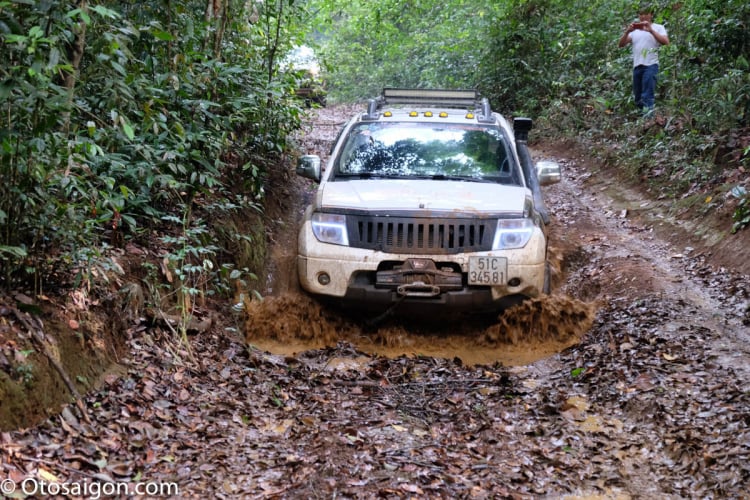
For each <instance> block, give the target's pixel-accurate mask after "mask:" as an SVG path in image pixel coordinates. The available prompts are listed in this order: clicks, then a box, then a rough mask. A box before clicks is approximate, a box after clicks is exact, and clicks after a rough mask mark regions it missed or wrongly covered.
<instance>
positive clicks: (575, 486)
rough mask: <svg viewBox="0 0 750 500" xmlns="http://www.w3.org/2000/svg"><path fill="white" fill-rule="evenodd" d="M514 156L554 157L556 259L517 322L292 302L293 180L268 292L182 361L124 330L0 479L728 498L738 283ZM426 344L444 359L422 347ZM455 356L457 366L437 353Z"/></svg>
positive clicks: (740, 477) (194, 345)
mask: <svg viewBox="0 0 750 500" xmlns="http://www.w3.org/2000/svg"><path fill="white" fill-rule="evenodd" d="M348 114H349V111H348V110H345V112H344V113H341V111H340V110H337V109H326V110H321V112H320V115H319V117H318V118H317V120H318V122H319V123H321V122H322V126H320V127H315V130H318V131H320V130H330V131H329V132H326V133H325V134H323V135H320V134H322V132H321V133H320V134H318V133H316V134H312V133H310V134H307V137H306V138H303V140H304V141H305V144H306V145H307V146H310V147H309V148H306V149H307V151H319V152H320V153H321V154H325V152H326V151H327V148H328V144H329V141H330V140H333V137H335V134H336V131H337V130H338V128H337V126H336V125H337V124H338V122H339V121H340V120H341V119H342V118H341V116H347V115H348ZM309 130H312V128H310V129H309ZM326 134H327V135H326ZM534 154H535V156H536V157H537V158H542V157H554V158H557V159H559V160H560V161H562V162H563V164H564V165H563V167H564V180H563V182H562V183H561V184H559V185H556V186H552V187H551V189H548V190H547V201H548V205H549V207H550V209H551V211H552V212H553V213H554V217H553V221H552V231H553V234H552V241H553V245H554V247H555V248H554V253H555V256H556V259H557V262H559V271H558V273H557V274H556V277H555V280H554V281H555V283H554V285H555V286H554V288H555V294H554V295H553V297H552V299H548V300H545V301H538V302H534V303H532V304H529V305H528V309H525V310H522V311H520V312H519V315H518V316H514V318H516V319H517V320H519V319H520V320H523V319H524V318H526V319H525V320H524V321H518V322H517V324H516V326H517V327H519V328H520V329H519V330H512V329H503V328H505V327H502V328H501V326H502V325H501V322H500V321H498V322H495V323H492V324H485V325H479V326H476V327H474V326H472V328H474V329H473V330H471V329H469V330H467V331H462V332H455V331H454V332H447V334H446V332H424V331H414V330H411V329H409V328H406V327H404V326H403V325H388V327H387V329H386V330H377V331H375V332H372V331H363V330H362V329H361V327H360V326H359V323H358V322H357V321H356V320H355V321H353V320H351V319H346V318H342V317H340V316H337V315H335V314H332V313H331V311H329V310H327V309H324V308H321V307H319V305H317V304H316V303H314V302H312V301H310V300H309V299H308V298H306V297H304V296H303V295H300V294H299V293H298V292H297V291H296V288H295V287H296V284H295V282H294V278H293V277H294V274H293V269H294V268H293V263H294V248H295V235H294V233H295V231H294V230H293V229H294V228H293V227H292V228H291V229H292V230H290V226H293V224H291V223H289V219H284V217H283V215H284V214H288V215H290V216H292V220H294V219H295V218H296V217H298V216H299V215H300V212H299V210H301V208H300V207H301V206H302V203H300V201H304V198H305V197H306V196H309V190H308V188H306V187H305V186H304V185H297V186H301V187H300V188H299V189H298V188H297V187H294V188H292V187H291V186H292V184H291V183H292V181H291V179H293V178H294V176H291V175H289V176H287V178H286V180H287V181H289V182H287V183H285V184H283V185H281V186H277V187H276V189H277V190H278V191H277V192H276V193H275V194H276V195H277V197H283V198H284V199H285V200H294V203H291V204H289V205H283V204H279V212H278V213H277V214H270V215H271V216H272V217H274V218H277V219H279V220H283V221H284V224H282V225H281V228H283V229H284V230H279V229H278V228H277V230H275V231H274V232H273V234H272V240H273V241H274V245H273V256H274V259H273V260H274V262H273V265H272V266H271V268H270V272H269V275H270V276H271V278H272V279H270V280H269V282H268V285H267V287H266V292H267V293H266V295H267V300H265V301H263V302H257V303H255V302H254V303H252V304H250V305H249V309H248V318H247V321H246V323H245V324H244V325H242V324H238V325H237V327H235V325H234V324H233V323H232V322H230V321H227V322H226V323H225V324H224V326H226V327H227V328H225V329H221V328H218V329H213V330H211V331H208V332H204V333H202V334H200V335H194V336H191V337H190V353H188V352H186V350H185V346H183V345H180V344H179V343H177V342H175V338H174V337H173V336H172V334H171V332H170V331H169V330H166V329H164V328H163V327H160V326H159V325H151V326H149V325H145V324H136V325H133V326H132V328H130V329H129V331H128V338H129V346H130V351H129V353H128V357H127V359H124V360H123V362H124V363H126V365H127V373H126V374H123V375H119V376H117V377H112V378H111V379H108V381H107V383H106V385H105V386H104V387H102V388H101V389H100V390H97V391H95V392H93V393H91V394H88V395H87V396H86V398H85V401H84V404H85V410H86V412H87V414H86V415H87V416H86V418H85V419H84V418H81V415H78V414H77V413H76V408H75V407H73V406H71V407H69V408H66V410H65V411H64V412H63V413H62V414H61V415H59V416H57V417H55V418H51V419H49V420H48V421H46V422H45V423H43V424H42V425H39V426H36V427H34V428H29V429H19V430H17V431H12V432H4V433H2V434H0V479H2V480H3V481H0V482H3V485H4V487H8V486H11V483H8V482H6V481H5V480H6V479H8V480H10V481H11V482H12V484H14V485H20V484H22V481H23V480H24V479H26V478H29V477H31V478H36V479H38V480H44V481H48V482H50V481H57V482H58V483H63V482H64V483H66V484H79V485H80V484H84V483H87V484H88V483H94V482H101V481H105V482H107V483H112V484H114V483H115V482H116V483H118V484H124V485H130V486H133V485H135V484H136V483H143V482H150V483H151V484H153V485H159V484H161V485H164V484H173V485H175V486H177V487H178V488H179V493H175V491H174V490H172V493H171V494H170V495H165V497H169V498H186V497H195V498H259V499H261V498H269V499H287V498H288V499H297V498H353V499H359V498H366V499H369V498H388V499H399V498H419V499H421V498H493V499H495V498H509V499H537V498H540V499H548V498H554V499H561V498H562V499H592V498H597V499H598V498H607V499H631V498H633V499H659V500H661V499H675V500H676V499H683V498H701V499H702V498H733V499H734V498H738V499H739V498H747V491H748V484H750V383H749V382H750V380H748V368H747V365H748V363H747V360H748V346H749V345H750V340H749V339H748V330H749V329H750V278H749V277H748V276H747V275H742V274H739V273H736V272H733V271H731V270H729V269H721V268H715V267H712V266H710V265H709V259H708V256H707V254H706V253H705V251H703V250H700V249H690V248H688V245H686V244H680V243H679V242H678V243H668V242H667V241H666V240H662V239H661V238H660V237H659V236H658V235H659V234H663V233H664V231H663V230H662V229H663V228H660V227H659V226H658V225H659V224H662V223H666V217H664V218H663V217H660V214H659V212H658V210H656V209H655V208H654V209H651V208H649V207H650V205H644V204H647V203H649V202H648V201H647V200H639V199H638V197H637V196H636V195H635V194H633V193H630V192H627V191H624V190H623V188H622V187H621V186H616V185H614V184H611V183H607V182H602V181H601V180H599V179H598V177H597V175H596V171H595V170H594V168H593V167H592V166H591V165H587V164H586V163H585V162H584V161H583V160H582V159H581V158H578V157H576V156H575V155H573V154H570V153H569V152H568V151H565V150H560V149H555V150H551V149H550V150H544V149H542V148H539V149H537V150H536V151H535V152H534ZM269 195H274V191H269ZM634 208H640V210H636V209H634ZM670 241H677V240H675V239H672V240H670ZM578 307H584V309H585V311H584V312H585V314H582V312H581V310H580V309H578ZM534 308H537V309H538V310H535V309H534ZM588 308H592V309H590V310H589V309H588ZM539 310H541V311H542V312H541V313H539ZM535 314H536V316H535ZM540 317H541V318H546V319H549V320H550V321H548V322H547V323H544V325H545V327H544V328H541V329H538V330H537V331H536V333H535V334H534V335H532V341H531V342H525V341H524V337H523V335H524V334H526V333H527V332H528V331H529V330H530V329H531V328H539V325H540V324H541V323H543V322H539V321H537V319H538V318H540ZM559 321H562V322H563V324H567V325H568V327H567V328H563V329H562V330H563V331H564V332H563V334H562V335H561V334H560V328H559V327H560V324H559ZM581 325H583V326H584V327H585V328H580V327H581ZM230 326H231V327H230ZM241 326H244V329H241V328H239V327H241ZM506 326H507V325H506ZM239 330H242V331H239ZM553 330H554V331H553ZM511 331H517V332H520V333H519V336H517V337H516V338H515V339H514V336H513V335H512V334H510V333H509V332H511ZM457 333H461V334H462V335H456V334H457ZM466 333H471V335H468V336H467V335H466ZM246 334H247V336H248V337H249V340H250V345H249V346H248V344H247V343H246V338H245V335H246ZM448 338H450V339H451V340H450V342H449V341H448V340H447V339H448ZM415 339H416V340H415ZM425 339H428V340H429V342H426V341H425ZM438 341H445V342H446V343H445V344H444V345H440V344H439V342H438ZM557 342H559V343H557ZM261 343H263V345H265V346H268V347H267V349H266V348H264V349H259V348H258V346H259V345H260V344H261ZM274 343H275V346H274V345H273V344H274ZM430 343H435V344H438V347H439V348H440V349H438V350H442V353H438V352H433V354H432V355H424V352H425V351H426V350H427V348H428V347H430V345H429V344H430ZM368 345H369V346H372V347H373V349H372V350H370V349H369V348H368ZM540 346H544V347H545V348H547V349H548V350H546V351H544V352H534V349H535V348H540ZM417 347H418V348H417ZM532 347H533V348H532ZM375 348H377V349H383V351H377V350H376V349H375ZM460 349H465V350H466V353H467V354H466V360H464V359H459V358H458V357H457V356H455V355H453V356H449V355H448V354H451V353H453V352H459V351H460ZM274 350H276V351H277V352H278V353H279V354H274ZM378 352H382V353H383V354H388V356H386V355H383V354H377V353H378ZM501 352H507V353H510V358H511V359H510V360H507V362H505V361H504V362H503V363H497V362H496V361H498V360H501V359H503V358H502V357H501V354H500V353H501ZM524 352H525V354H524ZM374 353H375V354H374ZM472 353H473V355H476V356H477V357H476V358H475V359H472V358H471V357H470V356H469V354H472ZM400 354H401V355H400ZM529 354H530V355H529ZM485 355H486V356H488V357H487V358H482V357H481V356H485ZM525 356H526V357H525ZM474 363H476V364H474Z"/></svg>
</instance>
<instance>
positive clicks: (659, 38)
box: [643, 23, 669, 45]
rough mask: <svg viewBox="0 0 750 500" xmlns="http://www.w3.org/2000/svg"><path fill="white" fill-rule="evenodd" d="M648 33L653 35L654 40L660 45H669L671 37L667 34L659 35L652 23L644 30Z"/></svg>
mask: <svg viewBox="0 0 750 500" xmlns="http://www.w3.org/2000/svg"><path fill="white" fill-rule="evenodd" d="M643 29H645V30H646V31H648V32H649V33H651V35H652V36H653V37H654V39H655V40H656V41H657V42H659V44H660V45H669V37H668V36H667V34H666V33H659V32H658V31H656V30H655V29H654V28H653V26H652V24H651V23H648V24H647V25H646V26H644V28H643Z"/></svg>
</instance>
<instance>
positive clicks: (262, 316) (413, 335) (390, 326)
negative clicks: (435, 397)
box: [245, 294, 595, 366]
mask: <svg viewBox="0 0 750 500" xmlns="http://www.w3.org/2000/svg"><path fill="white" fill-rule="evenodd" d="M247 312H248V319H247V322H246V326H245V331H246V338H247V341H248V343H250V344H252V345H254V346H256V347H258V348H261V349H264V350H267V351H270V352H273V353H276V354H283V355H289V356H295V355H297V354H298V353H300V352H303V351H306V350H310V349H320V348H323V347H327V346H333V345H335V344H336V343H338V342H341V341H344V342H348V343H351V344H352V345H354V346H355V347H356V348H358V349H359V350H361V351H363V352H366V353H369V354H372V355H379V356H386V357H398V356H404V355H406V356H430V357H439V358H446V359H455V358H458V359H460V360H461V361H462V362H463V363H465V364H467V365H476V364H494V363H501V364H503V365H506V366H518V365H525V364H529V363H533V362H534V361H537V360H539V359H543V358H546V357H549V356H552V355H553V354H555V353H557V352H560V351H561V350H563V349H565V348H567V347H570V346H572V345H574V344H576V343H577V342H578V341H579V340H580V338H581V336H582V335H583V334H584V333H585V332H586V331H588V330H589V328H590V327H591V325H592V323H593V319H594V315H595V307H594V305H593V304H590V303H584V302H581V301H578V300H575V299H572V298H570V297H565V296H547V297H544V298H540V299H534V300H529V301H526V302H524V303H522V304H520V305H518V306H516V307H513V308H511V309H508V310H507V311H505V312H504V313H503V314H501V315H500V316H499V317H498V318H497V319H496V320H494V321H487V320H476V321H471V322H468V321H461V322H456V323H450V324H441V325H425V324H424V323H420V324H414V323H413V322H409V321H407V320H404V319H391V320H389V322H387V323H384V324H381V325H379V326H378V327H368V326H367V324H366V322H365V321H364V320H363V319H362V318H350V317H347V316H346V315H344V314H340V312H339V311H336V310H333V309H329V308H326V307H325V306H323V305H322V304H319V303H318V302H316V301H315V300H313V299H311V298H309V297H308V296H306V295H303V294H286V295H282V296H277V297H266V298H265V299H264V300H263V301H254V302H251V303H249V304H247Z"/></svg>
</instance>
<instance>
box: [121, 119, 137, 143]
mask: <svg viewBox="0 0 750 500" xmlns="http://www.w3.org/2000/svg"><path fill="white" fill-rule="evenodd" d="M122 131H123V132H125V135H126V136H127V137H128V139H130V140H131V141H132V140H133V139H134V138H135V131H134V130H133V127H132V126H131V125H130V123H128V121H127V120H125V118H123V119H122Z"/></svg>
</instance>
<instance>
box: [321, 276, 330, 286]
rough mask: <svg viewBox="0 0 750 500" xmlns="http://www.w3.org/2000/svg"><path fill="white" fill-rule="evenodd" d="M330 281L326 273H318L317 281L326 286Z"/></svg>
mask: <svg viewBox="0 0 750 500" xmlns="http://www.w3.org/2000/svg"><path fill="white" fill-rule="evenodd" d="M330 282H331V277H330V276H329V275H328V273H320V274H319V275H318V283H320V284H321V285H323V286H326V285H327V284H328V283H330Z"/></svg>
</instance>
